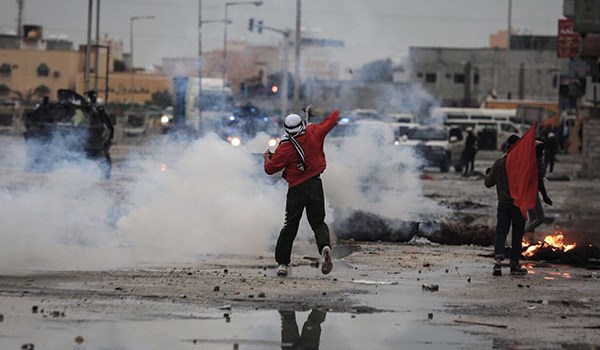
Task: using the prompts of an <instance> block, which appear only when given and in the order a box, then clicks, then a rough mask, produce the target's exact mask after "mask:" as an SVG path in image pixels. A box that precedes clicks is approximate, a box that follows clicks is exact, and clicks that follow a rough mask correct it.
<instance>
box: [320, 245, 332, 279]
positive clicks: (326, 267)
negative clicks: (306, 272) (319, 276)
mask: <svg viewBox="0 0 600 350" xmlns="http://www.w3.org/2000/svg"><path fill="white" fill-rule="evenodd" d="M331 256H332V253H331V248H329V247H327V246H326V247H324V248H323V250H322V251H321V272H323V274H324V275H327V274H328V273H330V272H331V270H332V269H333V262H332V261H331Z"/></svg>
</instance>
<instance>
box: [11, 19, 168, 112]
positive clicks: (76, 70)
mask: <svg viewBox="0 0 600 350" xmlns="http://www.w3.org/2000/svg"><path fill="white" fill-rule="evenodd" d="M23 32H24V37H23V38H20V37H18V36H16V35H0V93H2V94H4V95H7V96H5V97H8V98H10V99H16V100H19V102H20V103H23V104H25V105H30V104H34V103H36V102H37V101H38V100H40V99H41V97H42V96H50V97H51V98H54V97H55V96H56V92H57V90H59V89H71V90H75V91H77V92H79V93H83V90H84V84H83V80H84V65H85V51H86V47H85V45H81V46H79V50H78V51H76V50H73V43H72V42H71V41H68V40H66V39H65V38H48V39H44V37H43V28H42V27H41V26H34V25H25V26H24V31H23ZM101 45H107V46H109V47H110V56H107V51H106V50H100V51H99V54H98V58H99V69H98V74H96V73H95V72H94V68H93V66H94V62H95V50H93V49H92V50H91V57H90V62H91V66H92V67H91V74H90V82H91V84H92V85H91V88H93V87H94V86H95V77H96V75H97V76H98V90H99V99H100V100H105V99H106V96H108V102H116V103H130V102H133V103H138V104H144V103H146V102H148V101H150V100H151V98H152V94H154V93H155V92H159V91H164V90H167V91H171V90H172V83H171V78H170V77H168V76H166V75H164V74H149V73H144V72H139V71H136V72H135V74H133V75H132V74H131V71H129V72H115V71H114V61H115V59H118V57H121V58H123V52H122V46H123V43H122V42H120V41H113V40H111V39H110V38H109V37H107V36H105V37H104V38H103V39H102V41H101ZM115 55H116V56H115ZM132 77H133V93H131V92H130V90H131V86H132V84H131V82H132ZM106 78H108V89H107V90H108V95H107V94H105V93H104V92H105V91H104V90H106V89H105V88H106V81H107V80H106Z"/></svg>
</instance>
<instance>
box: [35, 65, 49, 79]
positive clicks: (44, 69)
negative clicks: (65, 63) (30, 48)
mask: <svg viewBox="0 0 600 350" xmlns="http://www.w3.org/2000/svg"><path fill="white" fill-rule="evenodd" d="M49 74H50V68H49V67H48V65H47V64H45V63H40V65H39V66H38V67H37V75H38V77H47V76H48V75H49Z"/></svg>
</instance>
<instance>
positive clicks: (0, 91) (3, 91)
mask: <svg viewBox="0 0 600 350" xmlns="http://www.w3.org/2000/svg"><path fill="white" fill-rule="evenodd" d="M9 92H10V88H9V87H8V86H7V85H5V84H0V96H6V95H8V93H9Z"/></svg>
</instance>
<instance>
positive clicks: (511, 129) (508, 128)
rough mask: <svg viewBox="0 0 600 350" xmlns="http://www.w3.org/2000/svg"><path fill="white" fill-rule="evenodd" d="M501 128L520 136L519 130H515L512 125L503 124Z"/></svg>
mask: <svg viewBox="0 0 600 350" xmlns="http://www.w3.org/2000/svg"><path fill="white" fill-rule="evenodd" d="M500 128H501V129H502V131H504V132H511V133H513V134H518V133H519V130H517V128H515V127H514V126H512V125H510V124H506V123H502V124H500Z"/></svg>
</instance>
